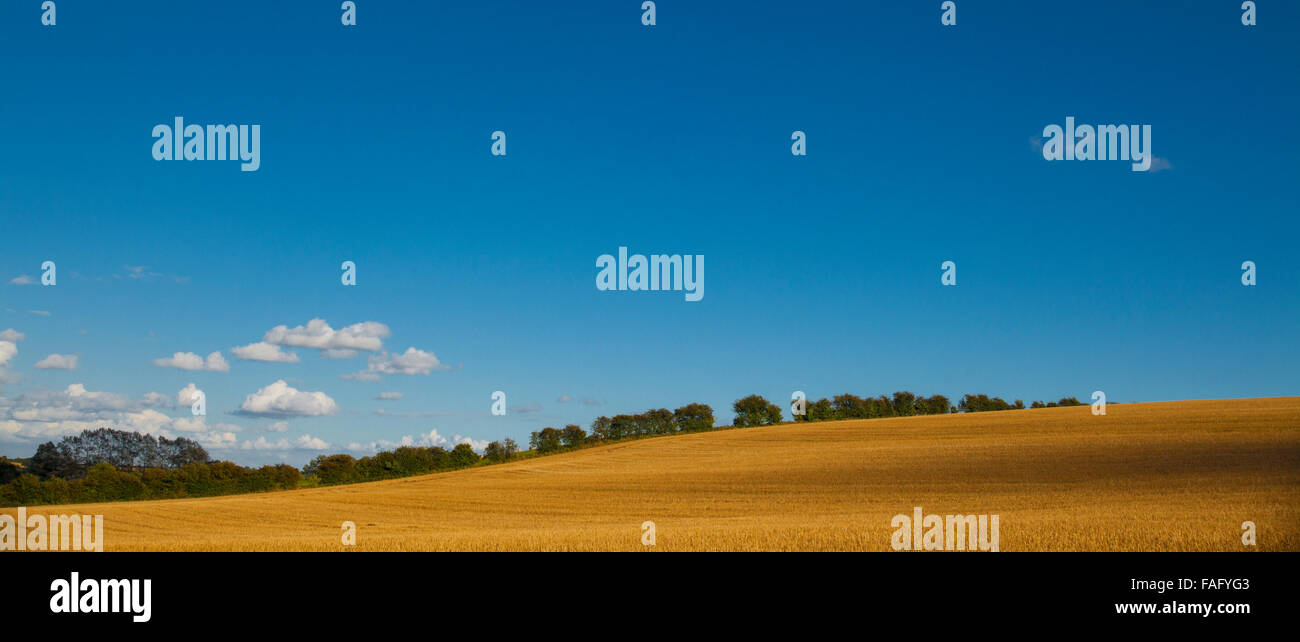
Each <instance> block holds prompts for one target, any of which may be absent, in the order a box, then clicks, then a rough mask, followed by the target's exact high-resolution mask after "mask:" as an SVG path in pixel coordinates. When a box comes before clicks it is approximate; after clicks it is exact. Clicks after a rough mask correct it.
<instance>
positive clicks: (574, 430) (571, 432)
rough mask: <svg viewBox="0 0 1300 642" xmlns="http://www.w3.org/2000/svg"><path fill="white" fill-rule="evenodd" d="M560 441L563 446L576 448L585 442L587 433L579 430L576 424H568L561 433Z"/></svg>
mask: <svg viewBox="0 0 1300 642" xmlns="http://www.w3.org/2000/svg"><path fill="white" fill-rule="evenodd" d="M560 440H561V441H563V442H564V445H565V446H568V447H570V448H577V447H578V446H581V445H582V444H583V443H585V442H586V441H587V431H585V430H583V429H582V428H579V427H578V426H577V425H576V424H569V425H567V426H565V427H564V430H563V431H561V434H560Z"/></svg>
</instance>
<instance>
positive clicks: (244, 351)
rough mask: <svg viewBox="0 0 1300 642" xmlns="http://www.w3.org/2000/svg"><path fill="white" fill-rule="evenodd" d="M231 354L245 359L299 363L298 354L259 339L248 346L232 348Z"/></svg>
mask: <svg viewBox="0 0 1300 642" xmlns="http://www.w3.org/2000/svg"><path fill="white" fill-rule="evenodd" d="M230 354H232V355H234V357H235V358H236V359H243V360H245V361H268V362H278V363H298V355H297V354H295V353H292V352H285V351H284V350H282V349H280V346H278V345H275V344H272V343H267V342H265V341H258V342H257V343H250V344H248V345H246V346H240V347H237V348H231V349H230Z"/></svg>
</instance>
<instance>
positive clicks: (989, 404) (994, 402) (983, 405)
mask: <svg viewBox="0 0 1300 642" xmlns="http://www.w3.org/2000/svg"><path fill="white" fill-rule="evenodd" d="M1082 405H1083V402H1082V401H1079V400H1078V399H1075V398H1074V397H1062V398H1061V400H1060V401H1049V402H1047V403H1043V402H1041V401H1035V402H1034V403H1033V404H1032V405H1030V406H1029V407H1030V408H1056V407H1057V406H1082ZM958 408H960V409H961V410H962V412H989V411H993V410H1024V409H1025V402H1023V401H1021V400H1019V399H1017V400H1015V402H1014V403H1007V402H1006V400H1004V399H1002V398H1001V397H992V398H990V397H989V396H988V395H966V396H965V397H962V398H961V404H960V405H958Z"/></svg>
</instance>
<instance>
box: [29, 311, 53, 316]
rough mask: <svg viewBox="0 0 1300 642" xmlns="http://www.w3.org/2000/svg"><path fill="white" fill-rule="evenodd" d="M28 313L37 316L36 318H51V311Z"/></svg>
mask: <svg viewBox="0 0 1300 642" xmlns="http://www.w3.org/2000/svg"><path fill="white" fill-rule="evenodd" d="M28 312H31V313H32V314H35V315H36V316H41V317H48V316H50V311H49V310H28Z"/></svg>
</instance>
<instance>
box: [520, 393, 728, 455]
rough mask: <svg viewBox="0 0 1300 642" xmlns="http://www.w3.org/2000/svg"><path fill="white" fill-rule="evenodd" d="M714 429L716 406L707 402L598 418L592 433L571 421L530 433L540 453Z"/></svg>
mask: <svg viewBox="0 0 1300 642" xmlns="http://www.w3.org/2000/svg"><path fill="white" fill-rule="evenodd" d="M712 429H713V408H711V407H710V406H708V405H707V404H702V403H691V404H686V405H685V406H682V407H681V408H678V409H676V410H671V411H670V410H668V409H667V408H656V409H654V410H647V411H645V412H643V413H640V414H636V415H614V416H613V417H605V416H601V417H597V418H596V419H594V420H593V421H592V422H591V432H590V433H588V432H587V431H585V430H583V429H582V427H581V426H578V425H577V424H569V425H567V426H565V427H564V428H563V429H560V428H551V427H547V428H543V429H541V430H538V431H534V432H533V433H532V434H531V435H530V436H529V439H528V446H529V448H530V449H532V450H535V451H537V452H538V453H551V452H556V451H559V450H565V449H569V450H572V449H575V448H580V447H583V446H595V445H598V444H603V443H609V442H614V441H619V440H622V439H632V438H637V437H649V436H653V435H671V434H675V433H683V432H698V431H701V430H712Z"/></svg>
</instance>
